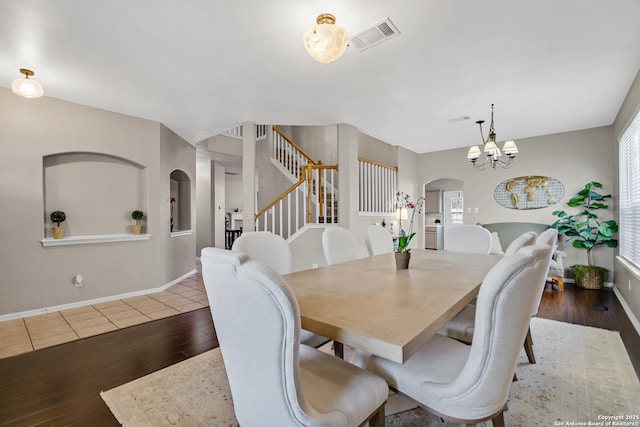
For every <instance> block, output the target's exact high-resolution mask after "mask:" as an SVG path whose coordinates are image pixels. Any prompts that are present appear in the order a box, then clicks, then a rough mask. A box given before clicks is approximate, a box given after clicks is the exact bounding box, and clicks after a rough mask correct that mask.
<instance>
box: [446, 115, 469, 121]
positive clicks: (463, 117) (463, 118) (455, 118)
mask: <svg viewBox="0 0 640 427" xmlns="http://www.w3.org/2000/svg"><path fill="white" fill-rule="evenodd" d="M470 118H471V117H469V116H462V117H454V118H453V119H449V120H447V121H448V122H449V123H456V122H462V121H465V120H469V119H470Z"/></svg>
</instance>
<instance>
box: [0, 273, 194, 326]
mask: <svg viewBox="0 0 640 427" xmlns="http://www.w3.org/2000/svg"><path fill="white" fill-rule="evenodd" d="M197 272H198V270H191V271H190V272H188V273H186V274H183V275H182V276H180V277H178V278H177V279H174V280H172V281H171V282H169V283H167V284H165V285H162V286H160V287H158V288H151V289H144V290H142V291H134V292H127V293H125V294H118V295H111V296H108V297H102V298H95V299H90V300H84V301H77V302H72V303H69V304H62V305H54V306H52V307H44V308H37V309H35V310H27V311H20V312H18V313H9V314H2V315H0V322H4V321H7V320H15V319H21V318H23V317H31V316H37V315H39V314H47V313H53V312H56V311H62V310H69V309H71V308H77V307H83V306H85V305H93V304H101V303H103V302H109V301H116V300H119V299H124V298H131V297H137V296H140V295H148V294H154V293H156V292H162V291H166V290H167V289H169V288H170V287H171V286H173V285H175V284H177V283H180V282H182V281H183V280H184V279H186V278H187V277H189V276H191V275H193V274H195V273H197Z"/></svg>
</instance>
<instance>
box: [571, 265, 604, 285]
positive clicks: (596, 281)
mask: <svg viewBox="0 0 640 427" xmlns="http://www.w3.org/2000/svg"><path fill="white" fill-rule="evenodd" d="M607 271H608V270H607V269H606V268H602V267H596V266H592V265H574V266H573V274H574V275H575V277H576V285H578V286H579V287H581V288H584V289H602V286H603V284H604V278H605V276H606V274H607Z"/></svg>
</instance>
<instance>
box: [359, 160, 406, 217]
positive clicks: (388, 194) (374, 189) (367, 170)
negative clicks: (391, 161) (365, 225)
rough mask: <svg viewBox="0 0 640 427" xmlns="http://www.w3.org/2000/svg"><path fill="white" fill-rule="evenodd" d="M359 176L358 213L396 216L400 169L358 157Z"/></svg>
mask: <svg viewBox="0 0 640 427" xmlns="http://www.w3.org/2000/svg"><path fill="white" fill-rule="evenodd" d="M358 174H359V181H360V184H359V185H360V197H359V200H358V211H359V212H360V213H364V214H371V215H389V214H395V201H396V179H397V175H398V167H397V166H389V165H385V164H383V163H380V162H375V161H373V160H369V159H365V158H363V157H358Z"/></svg>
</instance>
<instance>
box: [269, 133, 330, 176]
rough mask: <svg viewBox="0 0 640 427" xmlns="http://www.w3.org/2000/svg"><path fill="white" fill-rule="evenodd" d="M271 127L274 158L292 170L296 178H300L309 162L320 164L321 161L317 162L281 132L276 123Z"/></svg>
mask: <svg viewBox="0 0 640 427" xmlns="http://www.w3.org/2000/svg"><path fill="white" fill-rule="evenodd" d="M271 129H272V130H273V158H274V159H276V160H277V161H279V162H280V164H281V165H282V166H283V167H284V168H285V169H287V170H288V171H289V172H291V174H293V176H294V177H295V179H300V174H301V172H300V171H301V170H302V169H301V168H302V167H304V166H306V165H307V164H312V165H316V164H320V162H316V161H315V160H314V159H313V158H312V157H311V156H310V155H309V154H307V153H306V152H305V151H304V150H303V149H302V148H300V147H299V146H298V145H297V144H296V143H295V142H293V141H292V140H290V139H289V138H288V137H287V136H286V135H285V134H283V133H282V132H280V130H279V129H278V128H277V127H276V126H275V125H274V126H271Z"/></svg>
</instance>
